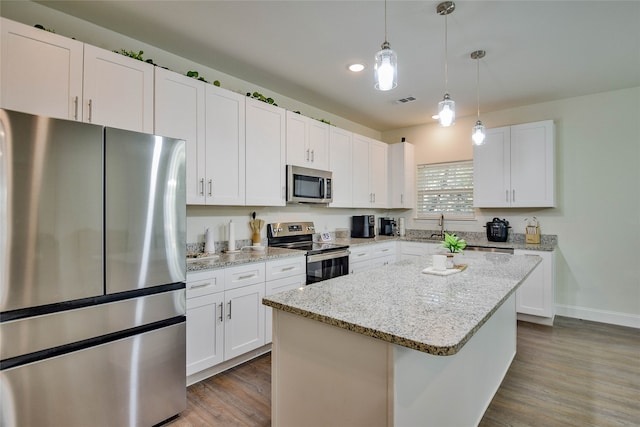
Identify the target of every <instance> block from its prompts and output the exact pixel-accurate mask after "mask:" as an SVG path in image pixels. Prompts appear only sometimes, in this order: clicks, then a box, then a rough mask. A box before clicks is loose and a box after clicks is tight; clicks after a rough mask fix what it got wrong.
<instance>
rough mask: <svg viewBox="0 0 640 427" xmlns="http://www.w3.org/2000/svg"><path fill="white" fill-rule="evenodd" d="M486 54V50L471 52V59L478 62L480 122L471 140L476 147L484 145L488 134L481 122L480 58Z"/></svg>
mask: <svg viewBox="0 0 640 427" xmlns="http://www.w3.org/2000/svg"><path fill="white" fill-rule="evenodd" d="M485 55H486V52H485V51H484V50H476V51H475V52H471V59H475V60H476V66H477V68H476V73H477V74H476V75H477V80H476V95H477V100H478V120H477V121H476V125H475V126H474V127H473V132H472V133H471V139H472V140H473V144H474V145H482V144H484V139H485V138H486V136H487V134H486V132H485V129H484V125H483V124H482V122H481V121H480V58H484V56H485Z"/></svg>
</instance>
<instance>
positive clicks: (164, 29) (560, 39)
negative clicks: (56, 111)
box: [39, 0, 640, 131]
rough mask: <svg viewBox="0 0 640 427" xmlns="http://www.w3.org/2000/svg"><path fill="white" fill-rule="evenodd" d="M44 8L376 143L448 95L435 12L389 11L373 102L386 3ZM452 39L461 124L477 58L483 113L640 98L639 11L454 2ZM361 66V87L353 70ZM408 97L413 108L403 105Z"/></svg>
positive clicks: (65, 4)
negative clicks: (301, 107) (386, 54)
mask: <svg viewBox="0 0 640 427" xmlns="http://www.w3.org/2000/svg"><path fill="white" fill-rule="evenodd" d="M39 3H42V4H44V5H45V6H48V7H52V8H54V9H57V10H60V11H62V12H65V13H68V14H70V15H74V16H77V17H79V18H82V19H84V20H87V21H90V22H93V23H95V24H98V25H100V26H102V27H105V28H109V29H111V30H114V31H116V32H118V33H121V34H125V35H127V36H130V37H133V38H135V39H138V40H141V41H144V42H146V43H148V44H151V45H154V46H157V47H159V48H162V49H164V50H166V51H169V52H172V53H175V54H177V55H179V56H181V57H184V58H188V59H190V60H193V61H195V62H197V63H200V64H203V65H206V66H209V67H211V68H214V69H217V70H220V71H222V72H225V73H228V74H230V75H233V76H236V77H238V78H240V79H243V80H247V81H249V82H253V83H255V84H257V85H260V86H262V87H266V88H269V89H271V90H273V91H274V92H277V93H280V94H282V95H285V96H288V97H291V98H294V99H297V100H299V101H301V102H304V103H307V104H310V105H313V106H315V107H317V108H320V109H323V110H326V111H330V112H332V113H334V114H337V115H339V116H342V117H344V118H346V119H350V120H352V121H355V122H358V123H361V124H363V125H365V126H368V127H371V128H373V129H377V130H380V131H384V130H389V129H395V128H400V127H406V126H412V125H416V124H420V123H425V122H429V121H432V119H431V115H432V114H434V113H435V112H436V105H437V103H438V101H440V100H441V98H442V96H443V94H444V24H445V22H444V19H445V18H444V17H443V16H440V15H438V14H437V13H436V7H437V5H438V3H439V2H438V1H400V0H389V1H388V3H387V23H388V37H387V39H388V41H389V43H390V44H391V48H392V49H394V50H395V51H396V52H397V54H398V63H399V73H398V74H399V77H398V87H397V88H396V89H394V90H392V91H388V92H379V91H376V90H374V89H373V56H374V54H375V53H376V51H377V50H379V49H380V45H381V44H382V42H383V41H384V2H382V1H369V0H360V1H302V0H298V1H238V0H236V1H135V0H128V1H114V0H111V1H99V0H98V1H41V2H39ZM448 28H449V31H448V34H449V37H448V39H449V42H448V44H449V49H448V50H449V93H450V94H451V97H452V98H453V99H454V100H455V101H456V104H457V108H458V115H459V116H465V115H473V114H475V112H476V62H475V61H474V60H472V59H470V57H469V55H470V53H471V52H472V51H474V50H478V49H484V50H486V51H487V56H486V57H485V58H484V59H482V60H480V88H481V90H480V97H481V110H482V111H484V112H487V111H494V110H501V109H506V108H511V107H516V106H521V105H527V104H532V103H538V102H545V101H550V100H555V99H561V98H567V97H573V96H579V95H585V94H591V93H597V92H603V91H609V90H615V89H622V88H628V87H635V86H640V2H638V1H456V10H455V12H454V13H453V14H451V15H449V17H448ZM356 61H358V62H363V63H364V64H366V65H367V68H366V69H365V70H364V71H363V72H362V73H360V74H353V73H351V72H349V71H348V70H347V69H346V66H347V65H348V64H349V63H351V62H356ZM206 77H207V79H208V80H214V79H216V76H206ZM222 86H223V87H224V81H222ZM265 95H267V96H268V95H270V94H265ZM407 96H413V97H415V98H417V101H414V102H412V103H407V104H397V103H396V102H395V101H396V100H398V99H400V98H406V97H407ZM276 98H277V96H276ZM276 101H277V99H276ZM303 113H304V111H303Z"/></svg>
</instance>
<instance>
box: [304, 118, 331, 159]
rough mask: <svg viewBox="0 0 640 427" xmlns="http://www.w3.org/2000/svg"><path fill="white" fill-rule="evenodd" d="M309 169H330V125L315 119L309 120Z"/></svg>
mask: <svg viewBox="0 0 640 427" xmlns="http://www.w3.org/2000/svg"><path fill="white" fill-rule="evenodd" d="M308 135H309V138H308V150H309V163H308V164H309V167H311V168H313V169H320V170H327V169H329V125H328V124H327V123H323V122H320V121H318V120H315V119H309V133H308Z"/></svg>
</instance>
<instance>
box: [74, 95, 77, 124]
mask: <svg viewBox="0 0 640 427" xmlns="http://www.w3.org/2000/svg"><path fill="white" fill-rule="evenodd" d="M73 109H74V113H73V119H74V120H78V97H77V96H76V97H75V98H73Z"/></svg>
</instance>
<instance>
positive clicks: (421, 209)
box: [416, 160, 473, 217]
mask: <svg viewBox="0 0 640 427" xmlns="http://www.w3.org/2000/svg"><path fill="white" fill-rule="evenodd" d="M416 187H417V201H418V202H417V210H418V211H417V214H418V217H428V216H432V215H434V214H441V213H442V214H446V215H447V216H460V217H471V216H473V161H472V160H466V161H462V162H450V163H438V164H426V165H418V173H417V180H416Z"/></svg>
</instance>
